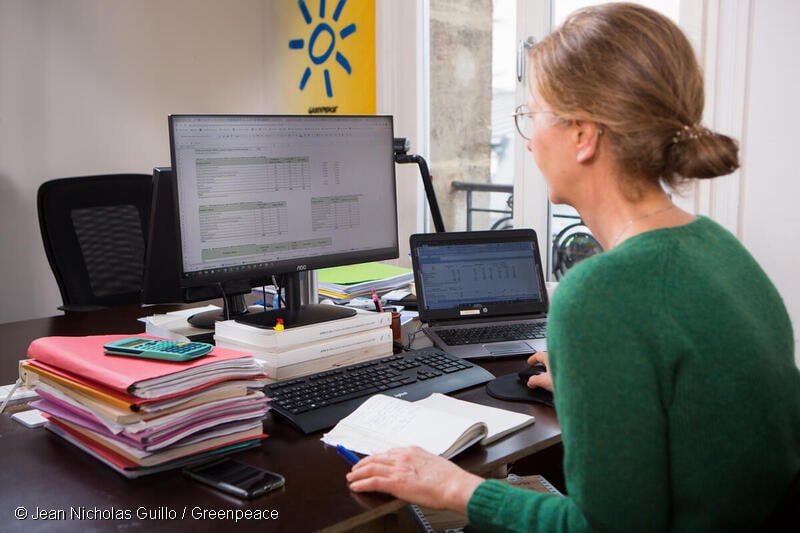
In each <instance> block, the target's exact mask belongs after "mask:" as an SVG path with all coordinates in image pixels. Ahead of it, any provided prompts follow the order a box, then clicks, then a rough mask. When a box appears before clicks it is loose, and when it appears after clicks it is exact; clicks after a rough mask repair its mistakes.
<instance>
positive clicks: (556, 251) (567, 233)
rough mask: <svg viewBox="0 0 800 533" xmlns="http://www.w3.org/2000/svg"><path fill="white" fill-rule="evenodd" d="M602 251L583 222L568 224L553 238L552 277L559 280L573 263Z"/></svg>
mask: <svg viewBox="0 0 800 533" xmlns="http://www.w3.org/2000/svg"><path fill="white" fill-rule="evenodd" d="M602 251H603V247H602V246H601V245H600V242H599V241H598V240H597V239H595V237H594V235H592V234H591V233H590V232H589V228H587V227H586V226H585V225H584V224H583V222H576V223H574V224H570V225H569V226H567V227H565V228H564V229H562V230H561V231H559V232H558V234H557V235H556V236H555V237H553V275H554V276H555V277H556V280H560V279H561V277H562V276H563V275H564V274H566V273H567V270H569V269H570V268H572V266H573V265H574V264H575V263H577V262H578V261H580V260H582V259H586V258H587V257H589V256H591V255H595V254H599V253H600V252H602Z"/></svg>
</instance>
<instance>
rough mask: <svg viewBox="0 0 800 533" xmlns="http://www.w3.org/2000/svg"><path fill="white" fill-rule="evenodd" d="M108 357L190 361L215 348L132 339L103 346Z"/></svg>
mask: <svg viewBox="0 0 800 533" xmlns="http://www.w3.org/2000/svg"><path fill="white" fill-rule="evenodd" d="M103 348H104V349H105V352H106V354H107V355H127V356H130V357H144V358H146V359H161V360H163V361H177V362H181V361H190V360H192V359H196V358H198V357H202V356H203V355H205V354H207V353H208V352H210V351H211V350H212V348H214V347H213V346H212V345H210V344H207V343H205V342H192V341H169V340H158V339H143V338H141V337H130V338H128V339H122V340H118V341H114V342H109V343H107V344H104V345H103Z"/></svg>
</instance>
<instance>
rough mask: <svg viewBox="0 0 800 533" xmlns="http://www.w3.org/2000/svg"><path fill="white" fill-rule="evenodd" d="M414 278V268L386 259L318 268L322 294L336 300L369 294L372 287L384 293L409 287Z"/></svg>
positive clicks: (346, 299) (345, 300) (343, 300)
mask: <svg viewBox="0 0 800 533" xmlns="http://www.w3.org/2000/svg"><path fill="white" fill-rule="evenodd" d="M413 281H414V272H413V271H412V270H411V269H410V268H402V267H398V266H393V265H387V264H385V263H360V264H357V265H348V266H343V267H333V268H323V269H321V270H318V271H317V285H318V291H319V296H320V298H327V299H330V300H333V301H334V302H335V303H339V304H341V303H348V302H350V300H352V299H353V298H359V297H364V296H370V295H371V294H372V290H375V292H377V293H378V294H381V295H382V294H384V293H387V292H389V291H392V290H396V289H402V288H407V287H408V286H409V285H410V284H411V283H412V282H413Z"/></svg>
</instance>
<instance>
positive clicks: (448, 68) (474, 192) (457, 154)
mask: <svg viewBox="0 0 800 533" xmlns="http://www.w3.org/2000/svg"><path fill="white" fill-rule="evenodd" d="M430 43H431V44H430V69H431V73H430V80H431V82H430V93H431V94H430V123H431V136H430V161H429V162H428V163H429V166H430V167H431V174H432V175H433V177H434V188H435V190H436V197H437V199H438V202H439V204H440V207H441V211H442V217H443V219H444V223H445V227H446V228H447V230H449V231H455V230H465V229H473V230H482V229H490V228H494V229H499V228H504V227H510V226H511V207H510V205H511V201H512V196H513V175H514V174H513V172H514V154H513V150H514V142H513V141H514V137H513V135H514V124H513V120H512V118H511V114H512V113H513V111H514V107H515V105H516V104H515V101H514V89H515V75H516V72H515V69H516V0H494V1H492V0H477V1H473V2H463V1H460V0H430Z"/></svg>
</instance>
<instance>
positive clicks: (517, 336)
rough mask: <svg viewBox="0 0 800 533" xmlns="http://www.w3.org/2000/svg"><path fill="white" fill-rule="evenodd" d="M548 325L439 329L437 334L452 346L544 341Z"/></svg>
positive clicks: (543, 323)
mask: <svg viewBox="0 0 800 533" xmlns="http://www.w3.org/2000/svg"><path fill="white" fill-rule="evenodd" d="M546 324H547V323H546V322H544V321H542V322H521V323H519V324H495V325H489V326H475V327H469V328H453V329H437V330H436V334H437V335H439V337H441V339H442V340H443V341H444V342H445V343H446V344H449V345H450V346H458V345H460V344H485V343H488V342H504V341H517V340H525V339H544V338H545V337H546V336H547V331H546V330H547V327H546Z"/></svg>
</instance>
